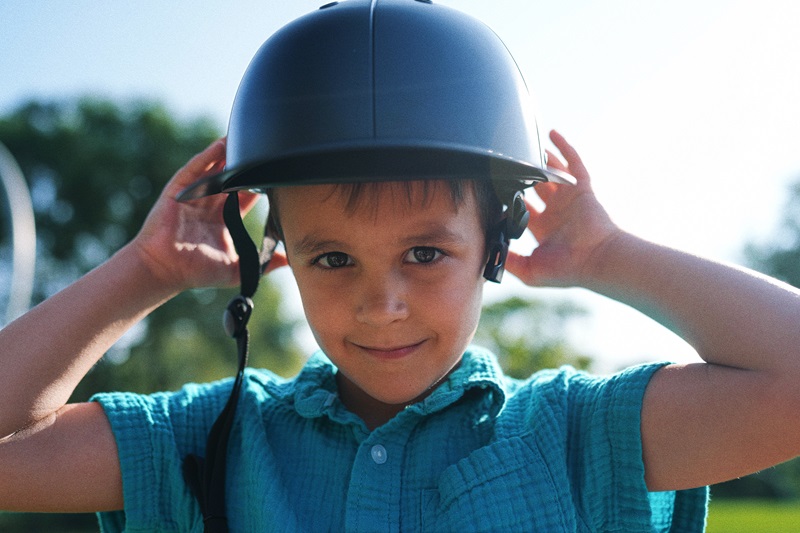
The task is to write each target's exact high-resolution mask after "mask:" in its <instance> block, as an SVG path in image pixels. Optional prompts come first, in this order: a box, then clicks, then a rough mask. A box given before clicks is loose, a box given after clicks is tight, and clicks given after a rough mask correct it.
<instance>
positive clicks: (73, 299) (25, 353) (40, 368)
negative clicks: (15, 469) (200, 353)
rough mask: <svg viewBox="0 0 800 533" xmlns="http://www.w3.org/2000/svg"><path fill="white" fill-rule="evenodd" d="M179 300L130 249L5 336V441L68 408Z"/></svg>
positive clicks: (1, 379) (1, 386) (1, 393)
mask: <svg viewBox="0 0 800 533" xmlns="http://www.w3.org/2000/svg"><path fill="white" fill-rule="evenodd" d="M173 294H174V292H173V291H171V290H170V289H167V288H166V287H164V286H163V285H162V284H160V283H158V282H157V281H156V280H155V279H154V278H153V276H152V275H151V273H150V272H149V270H148V269H147V268H146V267H145V266H144V264H143V263H142V262H141V261H140V260H139V258H138V256H137V254H136V250H135V249H134V247H133V246H131V245H129V246H127V247H125V248H123V249H122V250H120V252H118V253H117V254H116V255H115V256H114V257H112V258H111V259H110V260H109V261H108V262H106V263H105V264H103V265H102V266H100V267H98V268H97V269H95V270H93V271H92V272H90V273H89V274H87V275H86V276H84V277H83V278H81V279H80V280H78V281H77V282H75V283H74V284H72V285H70V286H69V287H67V288H66V289H64V290H63V291H61V292H60V293H58V294H56V295H54V296H53V297H51V298H49V299H48V300H47V301H45V302H42V303H41V304H40V305H38V306H37V307H35V308H34V309H32V310H31V311H30V312H28V313H27V314H26V315H24V316H22V317H20V318H19V319H17V320H16V321H14V322H12V323H11V324H9V325H8V326H6V327H5V328H3V329H2V330H0V405H3V406H4V408H3V409H0V437H2V436H5V435H9V434H11V433H13V432H15V431H18V430H19V429H21V428H23V427H25V426H27V425H29V424H31V423H33V422H35V421H36V420H39V419H41V418H44V417H46V416H48V415H49V414H51V413H53V412H54V411H55V410H57V409H58V408H60V407H61V406H63V405H64V404H65V403H66V401H67V399H68V398H69V396H70V394H71V393H72V391H73V390H74V389H75V387H76V386H77V384H78V382H79V381H80V380H81V379H82V378H83V377H84V376H85V375H86V373H87V372H88V371H89V369H91V367H92V366H93V365H94V364H95V363H96V362H97V361H98V360H99V359H100V358H101V357H102V356H103V354H104V353H105V352H106V350H108V348H109V347H110V346H111V345H112V344H113V343H114V342H116V340H117V339H119V338H120V336H122V334H123V333H125V331H127V330H128V329H129V328H130V327H131V326H133V325H134V324H135V323H136V322H138V321H139V320H141V319H142V318H143V317H144V316H146V315H147V314H148V313H149V312H150V311H152V310H153V309H154V308H156V307H158V306H159V305H160V304H161V303H163V302H164V301H165V300H167V299H169V298H170V297H171V296H173Z"/></svg>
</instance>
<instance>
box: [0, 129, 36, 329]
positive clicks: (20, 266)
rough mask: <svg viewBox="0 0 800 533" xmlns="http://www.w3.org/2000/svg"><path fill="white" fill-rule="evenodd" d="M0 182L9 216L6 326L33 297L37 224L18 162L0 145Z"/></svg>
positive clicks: (28, 304)
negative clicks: (8, 288) (9, 244)
mask: <svg viewBox="0 0 800 533" xmlns="http://www.w3.org/2000/svg"><path fill="white" fill-rule="evenodd" d="M0 181H2V183H3V187H4V189H5V193H6V198H7V199H8V206H9V212H10V214H11V216H10V217H9V218H10V220H11V237H12V250H13V252H12V257H13V259H12V266H11V268H12V270H11V290H10V291H9V296H8V307H7V308H6V317H5V320H6V324H7V323H9V322H11V321H12V320H14V319H15V318H17V317H18V316H20V315H22V314H23V313H25V311H27V310H28V308H29V307H30V304H31V297H32V295H33V276H34V267H35V265H36V225H35V223H34V219H33V203H32V202H31V195H30V191H29V190H28V185H27V183H25V178H24V176H23V175H22V170H20V168H19V165H18V164H17V161H16V160H15V159H14V157H13V156H12V155H11V152H9V151H8V149H7V148H6V147H5V146H4V145H3V143H0Z"/></svg>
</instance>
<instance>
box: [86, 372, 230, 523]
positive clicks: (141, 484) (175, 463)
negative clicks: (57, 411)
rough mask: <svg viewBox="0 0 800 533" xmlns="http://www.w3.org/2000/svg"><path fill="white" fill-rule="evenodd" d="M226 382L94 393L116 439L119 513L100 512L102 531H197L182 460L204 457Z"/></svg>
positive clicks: (196, 511)
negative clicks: (141, 391)
mask: <svg viewBox="0 0 800 533" xmlns="http://www.w3.org/2000/svg"><path fill="white" fill-rule="evenodd" d="M229 393H230V381H229V380H225V381H223V382H218V383H215V384H209V385H203V386H198V385H187V386H185V387H184V388H183V389H181V391H179V392H177V393H159V394H153V395H139V394H130V393H106V394H98V395H96V396H94V397H93V398H92V401H96V402H99V403H100V404H101V405H102V406H103V409H104V410H105V413H106V415H107V416H108V419H109V422H110V423H111V429H112V431H113V433H114V437H115V439H116V443H117V448H118V454H119V461H120V469H121V473H122V489H123V498H124V511H119V512H113V513H99V515H98V516H99V521H100V527H101V529H102V531H104V532H116V531H126V532H128V533H136V532H144V531H147V532H153V531H163V532H171V531H198V532H200V531H202V526H203V524H202V516H201V515H200V510H199V506H198V505H197V502H196V501H195V498H194V496H193V495H192V493H191V491H190V490H189V488H188V486H187V485H186V484H185V483H184V481H183V474H182V465H183V458H184V457H185V456H186V455H187V454H189V453H198V454H201V455H202V454H203V452H204V450H205V441H206V435H207V433H208V430H209V428H210V427H211V424H213V422H214V420H215V418H216V417H217V415H218V414H219V412H220V410H221V409H222V407H223V405H224V403H225V400H226V399H227V395H228V394H229Z"/></svg>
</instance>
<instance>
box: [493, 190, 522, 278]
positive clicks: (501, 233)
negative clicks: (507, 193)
mask: <svg viewBox="0 0 800 533" xmlns="http://www.w3.org/2000/svg"><path fill="white" fill-rule="evenodd" d="M507 205H508V208H507V209H506V211H505V213H503V218H502V219H500V221H499V222H498V223H497V224H496V225H495V227H494V228H493V229H492V234H491V237H490V239H489V243H488V249H489V261H488V262H487V263H486V268H485V269H484V270H483V277H484V278H486V279H487V280H489V281H493V282H495V283H500V281H501V280H502V279H503V272H505V269H506V257H507V256H508V245H509V243H510V242H511V239H518V238H519V237H520V236H521V235H522V234H523V233H524V232H525V228H527V227H528V220H530V218H531V214H530V213H528V208H527V207H526V206H525V199H524V197H523V196H522V192H521V191H514V193H513V195H512V196H511V201H509V202H508V204H507Z"/></svg>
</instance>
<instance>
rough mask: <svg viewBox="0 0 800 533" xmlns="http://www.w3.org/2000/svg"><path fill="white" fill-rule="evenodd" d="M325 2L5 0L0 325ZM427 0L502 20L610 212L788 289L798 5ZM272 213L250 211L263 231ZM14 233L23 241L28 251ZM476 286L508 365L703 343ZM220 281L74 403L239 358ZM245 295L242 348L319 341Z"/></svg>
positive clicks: (773, 494)
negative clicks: (228, 331) (247, 338)
mask: <svg viewBox="0 0 800 533" xmlns="http://www.w3.org/2000/svg"><path fill="white" fill-rule="evenodd" d="M320 3H321V2H309V1H307V0H295V1H293V2H291V3H288V2H277V1H274V0H262V1H260V2H250V1H230V2H226V3H224V4H223V3H221V2H203V1H197V2H192V3H189V2H169V3H165V2H157V1H155V0H145V1H139V2H136V3H129V4H118V3H107V2H100V1H91V0H75V1H73V2H69V3H66V2H56V1H53V0H45V1H41V2H36V3H32V2H4V3H0V21H2V30H1V31H0V143H2V145H4V146H5V148H7V152H8V153H5V152H0V161H2V162H1V163H0V177H2V181H3V185H4V187H3V192H4V194H0V213H1V214H2V216H0V326H2V325H4V324H6V323H7V322H8V321H10V320H11V319H12V318H13V317H14V316H17V315H18V314H19V313H20V312H22V311H23V310H24V308H26V307H27V305H28V304H29V302H30V304H35V303H37V302H39V301H41V300H42V299H44V298H46V297H48V296H50V295H52V294H53V293H54V292H56V291H58V290H59V289H60V288H63V287H64V286H66V285H67V284H69V283H71V282H72V281H74V280H75V279H77V278H78V277H79V276H80V275H82V274H83V273H85V272H86V271H88V270H89V269H91V268H93V267H94V266H96V265H98V264H99V263H101V262H102V261H103V260H105V259H106V258H108V257H109V256H110V255H111V254H113V253H114V251H115V250H117V249H118V248H119V247H120V246H121V245H123V244H124V243H125V242H127V241H128V240H129V239H130V238H131V237H132V236H133V235H135V233H136V231H137V230H138V228H139V226H140V224H141V222H142V220H143V218H144V216H145V215H146V213H147V211H148V210H149V207H150V205H152V203H153V201H154V199H155V198H156V196H157V194H158V193H159V191H160V189H161V187H162V186H163V184H164V183H165V182H166V180H167V179H168V178H169V177H170V176H171V175H172V173H173V172H174V171H175V170H176V169H177V168H179V167H180V166H181V165H182V164H183V163H184V162H185V161H186V160H187V159H188V158H189V157H190V156H191V155H192V154H194V153H196V152H197V151H199V150H201V149H202V148H203V147H205V146H206V145H207V144H208V143H209V142H211V140H212V139H214V138H216V137H218V136H220V135H223V134H224V132H225V128H226V123H227V116H228V113H229V111H230V107H231V103H232V101H233V98H234V95H235V93H236V88H237V85H238V82H239V80H240V78H241V76H242V73H243V72H244V70H245V68H246V66H247V64H248V62H249V60H250V58H251V57H252V56H253V54H254V53H255V51H256V50H257V48H258V47H259V46H260V44H261V43H262V42H263V41H264V40H265V39H266V38H267V37H268V36H269V35H270V34H271V33H273V32H274V31H275V30H276V29H278V28H279V27H280V26H282V25H283V24H285V23H286V22H288V21H290V20H291V19H293V18H295V17H297V16H300V15H302V14H305V13H307V12H309V11H312V10H314V9H316V8H317V7H319V5H320ZM438 3H441V4H447V5H451V6H453V7H457V8H459V9H461V10H463V11H466V12H468V13H470V14H472V15H474V16H476V17H478V18H480V19H481V20H483V21H485V22H486V23H487V24H489V26H491V27H492V28H493V29H494V30H495V31H496V32H497V33H498V34H499V35H500V36H501V37H502V38H503V40H504V41H505V43H506V44H507V46H508V47H509V49H510V50H511V52H512V54H513V55H514V57H515V58H516V59H517V62H518V63H519V65H520V68H521V70H522V72H523V74H524V75H525V77H526V80H527V82H528V86H529V88H530V90H531V92H532V93H533V94H534V95H535V98H536V100H537V103H538V109H539V119H540V127H541V129H542V130H543V131H546V130H549V129H551V128H556V129H558V130H559V131H561V132H562V133H564V134H565V135H566V136H567V138H568V139H569V140H570V142H572V144H573V145H574V146H576V148H577V149H578V150H579V151H580V153H581V155H582V156H583V158H584V161H585V162H586V164H587V166H588V168H589V170H590V172H591V173H592V175H593V177H594V180H595V183H596V189H597V191H598V195H599V196H600V199H601V200H602V201H603V203H604V204H605V205H606V207H607V208H608V209H609V211H610V212H611V213H612V215H613V216H614V218H615V219H616V220H617V221H618V222H619V223H620V224H621V225H623V226H625V227H626V228H628V229H631V230H632V231H634V232H636V233H638V234H640V235H643V236H645V237H647V238H651V239H653V240H656V241H659V242H661V243H664V244H667V245H671V246H676V247H680V248H683V249H685V250H688V251H690V252H693V253H697V254H700V255H705V256H708V257H712V258H715V259H718V260H722V261H730V262H735V263H738V264H743V265H747V266H750V267H752V268H756V269H759V270H761V271H764V272H767V273H769V274H772V275H775V276H777V277H779V278H781V279H784V280H786V281H789V282H790V283H793V284H795V285H800V149H798V144H800V99H798V98H797V95H798V94H800V69H798V68H797V66H798V65H800V41H799V40H798V37H797V35H796V27H797V23H798V22H800V4H796V3H793V2H790V1H788V0H787V1H783V2H777V1H776V2H770V1H766V2H758V3H755V2H750V1H722V0H707V1H705V2H692V1H689V0H675V1H671V2H666V1H655V2H647V3H644V2H633V1H621V0H612V1H608V2H602V3H600V2H589V1H588V0H586V1H577V0H576V1H561V2H542V1H538V2H531V1H529V0H528V1H523V0H497V1H495V2H486V1H478V0H459V1H457V2H456V1H455V0H438ZM410 46H413V43H410ZM420 53H424V50H421V51H420ZM4 154H5V155H4ZM8 161H12V162H14V163H15V164H16V166H18V167H19V172H17V169H16V166H15V165H14V164H10V163H8ZM14 176H17V177H20V178H21V180H24V184H25V186H24V187H20V186H19V181H20V180H19V179H18V180H14ZM15 182H16V183H17V185H16V186H14V183H15ZM23 189H24V190H23ZM25 192H27V194H28V195H29V198H30V206H31V207H32V213H33V218H34V219H35V227H36V238H35V249H34V248H32V247H31V246H30V245H31V244H32V241H33V239H32V238H31V237H29V236H26V235H29V233H28V234H26V230H25V223H24V221H25V219H26V215H25V211H26V210H25V209H24V206H25V205H26V200H25V196H24V193H25ZM21 193H22V194H23V196H20V194H21ZM10 198H11V199H10ZM263 216H264V211H263V209H262V210H260V211H257V212H256V213H255V214H254V215H253V216H252V217H250V219H249V220H248V224H249V227H250V228H251V229H252V231H253V232H257V231H259V230H260V229H261V228H260V226H262V225H263ZM25 244H28V249H27V252H26V250H25ZM533 245H534V243H533V242H532V241H531V240H529V239H528V240H526V239H523V240H522V241H521V242H519V243H516V244H515V247H516V248H517V249H530V247H532V246H533ZM15 249H16V253H15ZM26 253H28V254H29V255H33V254H34V253H35V259H36V262H35V267H32V264H31V263H30V262H29V261H26V260H24V258H25V257H26ZM14 259H16V260H17V261H18V263H17V265H13V264H12V261H13V260H14ZM32 269H34V270H32ZM29 278H31V279H32V280H33V284H32V287H31V290H30V291H26V290H25V289H26V285H27V280H28V279H29ZM488 285H489V286H487V294H486V309H485V311H484V317H483V320H482V323H481V329H480V332H479V341H480V342H481V343H483V344H488V345H490V347H493V348H494V349H496V350H497V351H498V352H500V353H502V354H504V357H503V361H502V362H503V364H504V366H505V367H506V369H507V371H508V372H509V373H511V374H512V375H516V376H527V375H529V374H530V373H531V372H533V371H535V370H536V369H538V368H541V367H547V366H554V365H559V364H564V363H567V364H572V365H575V366H577V367H580V368H586V369H589V370H591V371H594V372H598V373H607V372H612V371H614V370H617V369H619V368H622V367H624V366H627V365H631V364H636V363H640V362H645V361H653V360H663V359H668V360H673V361H680V362H688V361H695V360H697V356H696V354H695V353H694V351H693V350H692V348H691V347H690V346H688V345H687V344H686V343H684V342H683V341H682V340H680V339H679V338H678V337H677V336H676V335H674V334H673V333H671V332H670V331H668V330H667V329H666V328H664V327H663V326H661V325H659V324H657V323H655V322H653V321H651V320H649V319H647V318H644V317H642V316H641V315H640V314H638V313H637V312H635V311H633V310H631V309H629V308H627V307H625V306H623V305H621V304H618V303H616V302H613V301H610V300H607V299H605V298H602V297H599V296H597V295H594V294H592V293H589V292H587V291H584V290H581V289H558V290H553V289H531V288H528V287H525V286H524V285H522V284H521V283H519V282H518V281H517V280H515V279H514V278H513V277H512V276H507V277H506V279H505V280H504V281H503V284H502V285H500V286H494V285H492V284H488ZM28 292H29V293H30V297H29V298H28V296H27V294H26V293H28ZM231 295H232V291H218V290H198V291H191V292H189V293H186V294H184V295H182V296H180V297H178V298H176V299H175V300H173V301H171V302H169V303H168V304H167V305H165V306H163V307H162V308H161V309H159V310H158V311H157V312H156V313H154V314H153V315H151V316H150V317H148V319H147V320H145V321H144V322H143V323H141V324H140V325H139V326H137V327H136V328H134V329H133V330H132V331H131V332H130V333H129V334H128V335H126V336H125V337H124V338H123V339H122V340H121V341H120V342H119V343H118V344H117V345H116V346H115V347H114V348H113V349H112V350H111V351H109V353H108V354H107V356H106V357H105V358H104V360H103V361H101V363H99V364H98V365H97V366H96V367H95V369H94V370H93V371H92V372H91V373H90V375H89V376H88V377H87V379H86V380H85V381H84V382H83V383H82V384H81V386H80V387H79V389H78V390H77V391H76V393H75V396H74V399H75V400H78V401H80V400H85V399H87V398H88V397H89V396H90V395H91V394H92V393H93V392H95V391H98V390H120V389H122V390H137V391H142V392H149V391H155V390H165V389H174V388H177V387H179V386H180V385H181V384H183V383H185V382H188V381H206V380H210V379H216V378H219V377H224V376H228V375H231V374H233V373H234V372H235V365H234V360H235V357H234V349H233V346H232V343H231V342H230V341H229V340H228V339H226V338H225V337H224V336H223V334H222V330H221V327H220V326H219V324H220V316H221V312H222V309H223V308H224V306H225V304H226V303H227V301H228V299H229V298H230V297H231ZM257 298H258V300H257V302H256V305H257V309H258V311H257V312H256V313H255V315H254V324H253V326H252V327H251V331H252V332H253V335H254V339H253V346H254V348H253V350H252V354H253V355H252V359H251V362H252V364H253V365H254V366H262V367H268V368H271V369H273V370H274V371H276V372H278V373H280V374H283V375H291V374H293V373H294V372H296V371H297V370H298V369H299V367H300V366H301V365H302V363H303V361H304V359H305V356H306V355H307V354H308V353H309V352H310V351H312V350H313V349H314V345H313V341H312V340H311V339H310V335H309V333H308V330H307V328H306V327H305V325H304V323H303V319H302V310H301V308H300V305H299V299H298V296H297V292H296V287H295V286H294V284H293V281H292V278H291V275H290V273H289V272H277V273H275V275H271V276H269V278H268V279H267V280H266V281H265V283H263V285H262V286H261V289H260V290H259V294H258V295H257ZM742 305H747V303H746V302H742ZM799 318H800V317H799ZM519 324H525V327H524V328H521V327H519ZM531 325H532V326H531ZM0 475H1V473H0ZM713 494H714V495H715V500H714V503H713V504H712V512H711V518H710V527H709V530H713V528H714V527H721V526H720V525H719V524H721V522H719V521H721V520H724V519H725V517H729V516H733V514H734V513H737V512H738V513H744V512H746V513H749V514H746V516H747V517H750V518H751V519H752V517H758V518H757V520H759V522H757V523H760V524H761V525H762V526H763V524H765V522H764V521H763V520H764V518H763V515H759V513H767V514H768V515H769V517H770V519H771V520H779V519H780V517H781V516H783V514H784V513H789V514H790V515H791V513H797V505H796V504H795V503H794V499H796V498H798V497H800V467H798V466H797V465H796V464H795V463H794V462H790V463H787V464H786V465H782V466H781V467H778V468H775V469H772V470H770V471H767V472H763V473H761V474H758V475H756V476H751V477H749V478H745V479H743V480H740V481H738V482H735V483H730V484H725V485H724V486H718V487H714V489H713ZM734 497H739V498H749V499H748V500H747V502H749V503H747V504H745V503H743V500H733V499H732V498H734ZM725 498H727V499H725ZM752 498H760V499H756V500H751V499H752ZM765 499H766V500H768V501H771V502H773V503H771V504H767V503H764V501H765ZM731 501H734V502H736V504H735V505H733V506H730V505H727V506H726V502H731ZM753 501H754V502H755V503H752V502H753ZM718 502H721V503H718ZM768 505H772V506H773V507H768ZM742 516H744V515H742ZM717 517H719V518H717ZM791 517H792V518H789V520H800V515H798V514H794V515H791ZM715 520H718V521H717V522H715ZM736 520H738V522H735V523H738V524H745V525H746V524H747V523H748V522H746V520H747V518H741V516H740V517H738V518H737V519H736ZM773 523H775V524H776V525H775V528H777V527H779V526H778V525H777V522H773ZM794 523H795V524H796V523H798V522H797V521H795V522H794ZM730 527H732V526H726V528H725V529H718V530H725V531H733V529H730ZM757 529H759V530H763V529H764V528H763V527H761V528H757ZM766 529H767V530H777V529H774V528H770V527H767V528H766ZM96 530H97V526H96V523H95V521H94V518H93V517H92V516H84V515H76V516H68V517H65V516H63V515H55V516H39V515H19V514H2V513H0V531H96ZM744 530H748V529H744ZM749 530H753V529H749Z"/></svg>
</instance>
